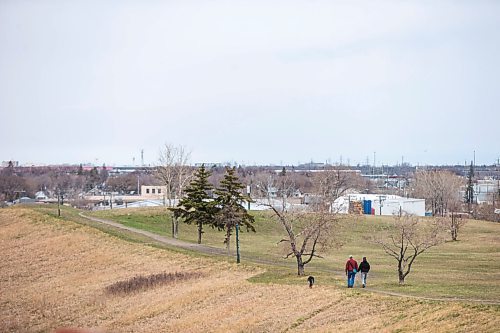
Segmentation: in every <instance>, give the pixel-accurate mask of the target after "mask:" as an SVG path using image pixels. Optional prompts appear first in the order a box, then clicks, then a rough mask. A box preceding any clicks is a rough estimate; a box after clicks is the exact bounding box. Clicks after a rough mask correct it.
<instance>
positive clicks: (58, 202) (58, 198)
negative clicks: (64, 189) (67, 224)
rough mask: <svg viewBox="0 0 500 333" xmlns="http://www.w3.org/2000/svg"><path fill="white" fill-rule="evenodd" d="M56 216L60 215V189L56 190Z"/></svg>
mask: <svg viewBox="0 0 500 333" xmlns="http://www.w3.org/2000/svg"><path fill="white" fill-rule="evenodd" d="M57 217H61V190H57Z"/></svg>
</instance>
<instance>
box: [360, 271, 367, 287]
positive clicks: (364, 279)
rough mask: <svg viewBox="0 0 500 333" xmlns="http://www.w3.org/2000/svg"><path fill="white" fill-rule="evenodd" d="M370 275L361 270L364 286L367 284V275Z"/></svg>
mask: <svg viewBox="0 0 500 333" xmlns="http://www.w3.org/2000/svg"><path fill="white" fill-rule="evenodd" d="M367 276H368V272H361V283H363V286H366V277H367Z"/></svg>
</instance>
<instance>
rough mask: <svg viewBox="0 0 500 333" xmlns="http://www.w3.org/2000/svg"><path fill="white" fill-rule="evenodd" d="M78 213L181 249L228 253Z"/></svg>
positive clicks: (88, 218) (89, 218) (220, 253)
mask: <svg viewBox="0 0 500 333" xmlns="http://www.w3.org/2000/svg"><path fill="white" fill-rule="evenodd" d="M78 215H80V216H81V217H83V218H86V219H87V220H90V221H94V222H98V223H103V224H106V225H110V226H112V227H115V228H118V229H123V230H127V231H130V232H133V233H136V234H140V235H143V236H146V237H148V238H151V239H154V240H155V241H158V242H160V243H163V244H167V245H171V246H175V247H178V248H181V249H185V250H190V251H197V252H202V253H206V254H217V255H227V252H226V251H225V250H223V249H218V248H216V247H211V246H207V245H202V244H194V243H188V242H184V241H181V240H178V239H175V238H167V237H163V236H160V235H157V234H155V233H152V232H149V231H145V230H141V229H137V228H133V227H127V226H125V225H123V224H120V223H118V222H114V221H110V220H106V219H101V218H97V217H93V216H87V215H85V214H83V212H81V213H79V214H78Z"/></svg>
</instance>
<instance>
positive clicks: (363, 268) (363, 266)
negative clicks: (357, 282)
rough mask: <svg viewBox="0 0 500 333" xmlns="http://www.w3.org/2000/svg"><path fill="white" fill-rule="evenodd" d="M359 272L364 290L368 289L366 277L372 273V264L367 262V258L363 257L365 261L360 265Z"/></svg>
mask: <svg viewBox="0 0 500 333" xmlns="http://www.w3.org/2000/svg"><path fill="white" fill-rule="evenodd" d="M359 271H360V273H361V283H363V288H364V287H366V277H367V276H368V272H369V271H370V264H369V263H368V261H366V257H363V261H362V262H361V263H360V264H359Z"/></svg>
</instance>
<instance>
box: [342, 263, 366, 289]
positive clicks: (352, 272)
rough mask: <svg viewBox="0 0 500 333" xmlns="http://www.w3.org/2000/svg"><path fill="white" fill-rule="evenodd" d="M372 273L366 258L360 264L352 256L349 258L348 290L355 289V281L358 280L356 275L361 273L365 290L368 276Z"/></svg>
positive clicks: (347, 269)
mask: <svg viewBox="0 0 500 333" xmlns="http://www.w3.org/2000/svg"><path fill="white" fill-rule="evenodd" d="M369 271H370V264H369V263H368V261H367V260H366V257H363V261H362V262H361V263H360V264H359V267H358V262H357V261H356V260H354V259H353V257H352V256H349V259H348V260H347V262H346V263H345V275H346V276H347V288H353V287H354V279H355V278H356V273H357V272H360V273H361V283H362V284H363V288H365V287H366V278H367V276H368V272H369Z"/></svg>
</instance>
